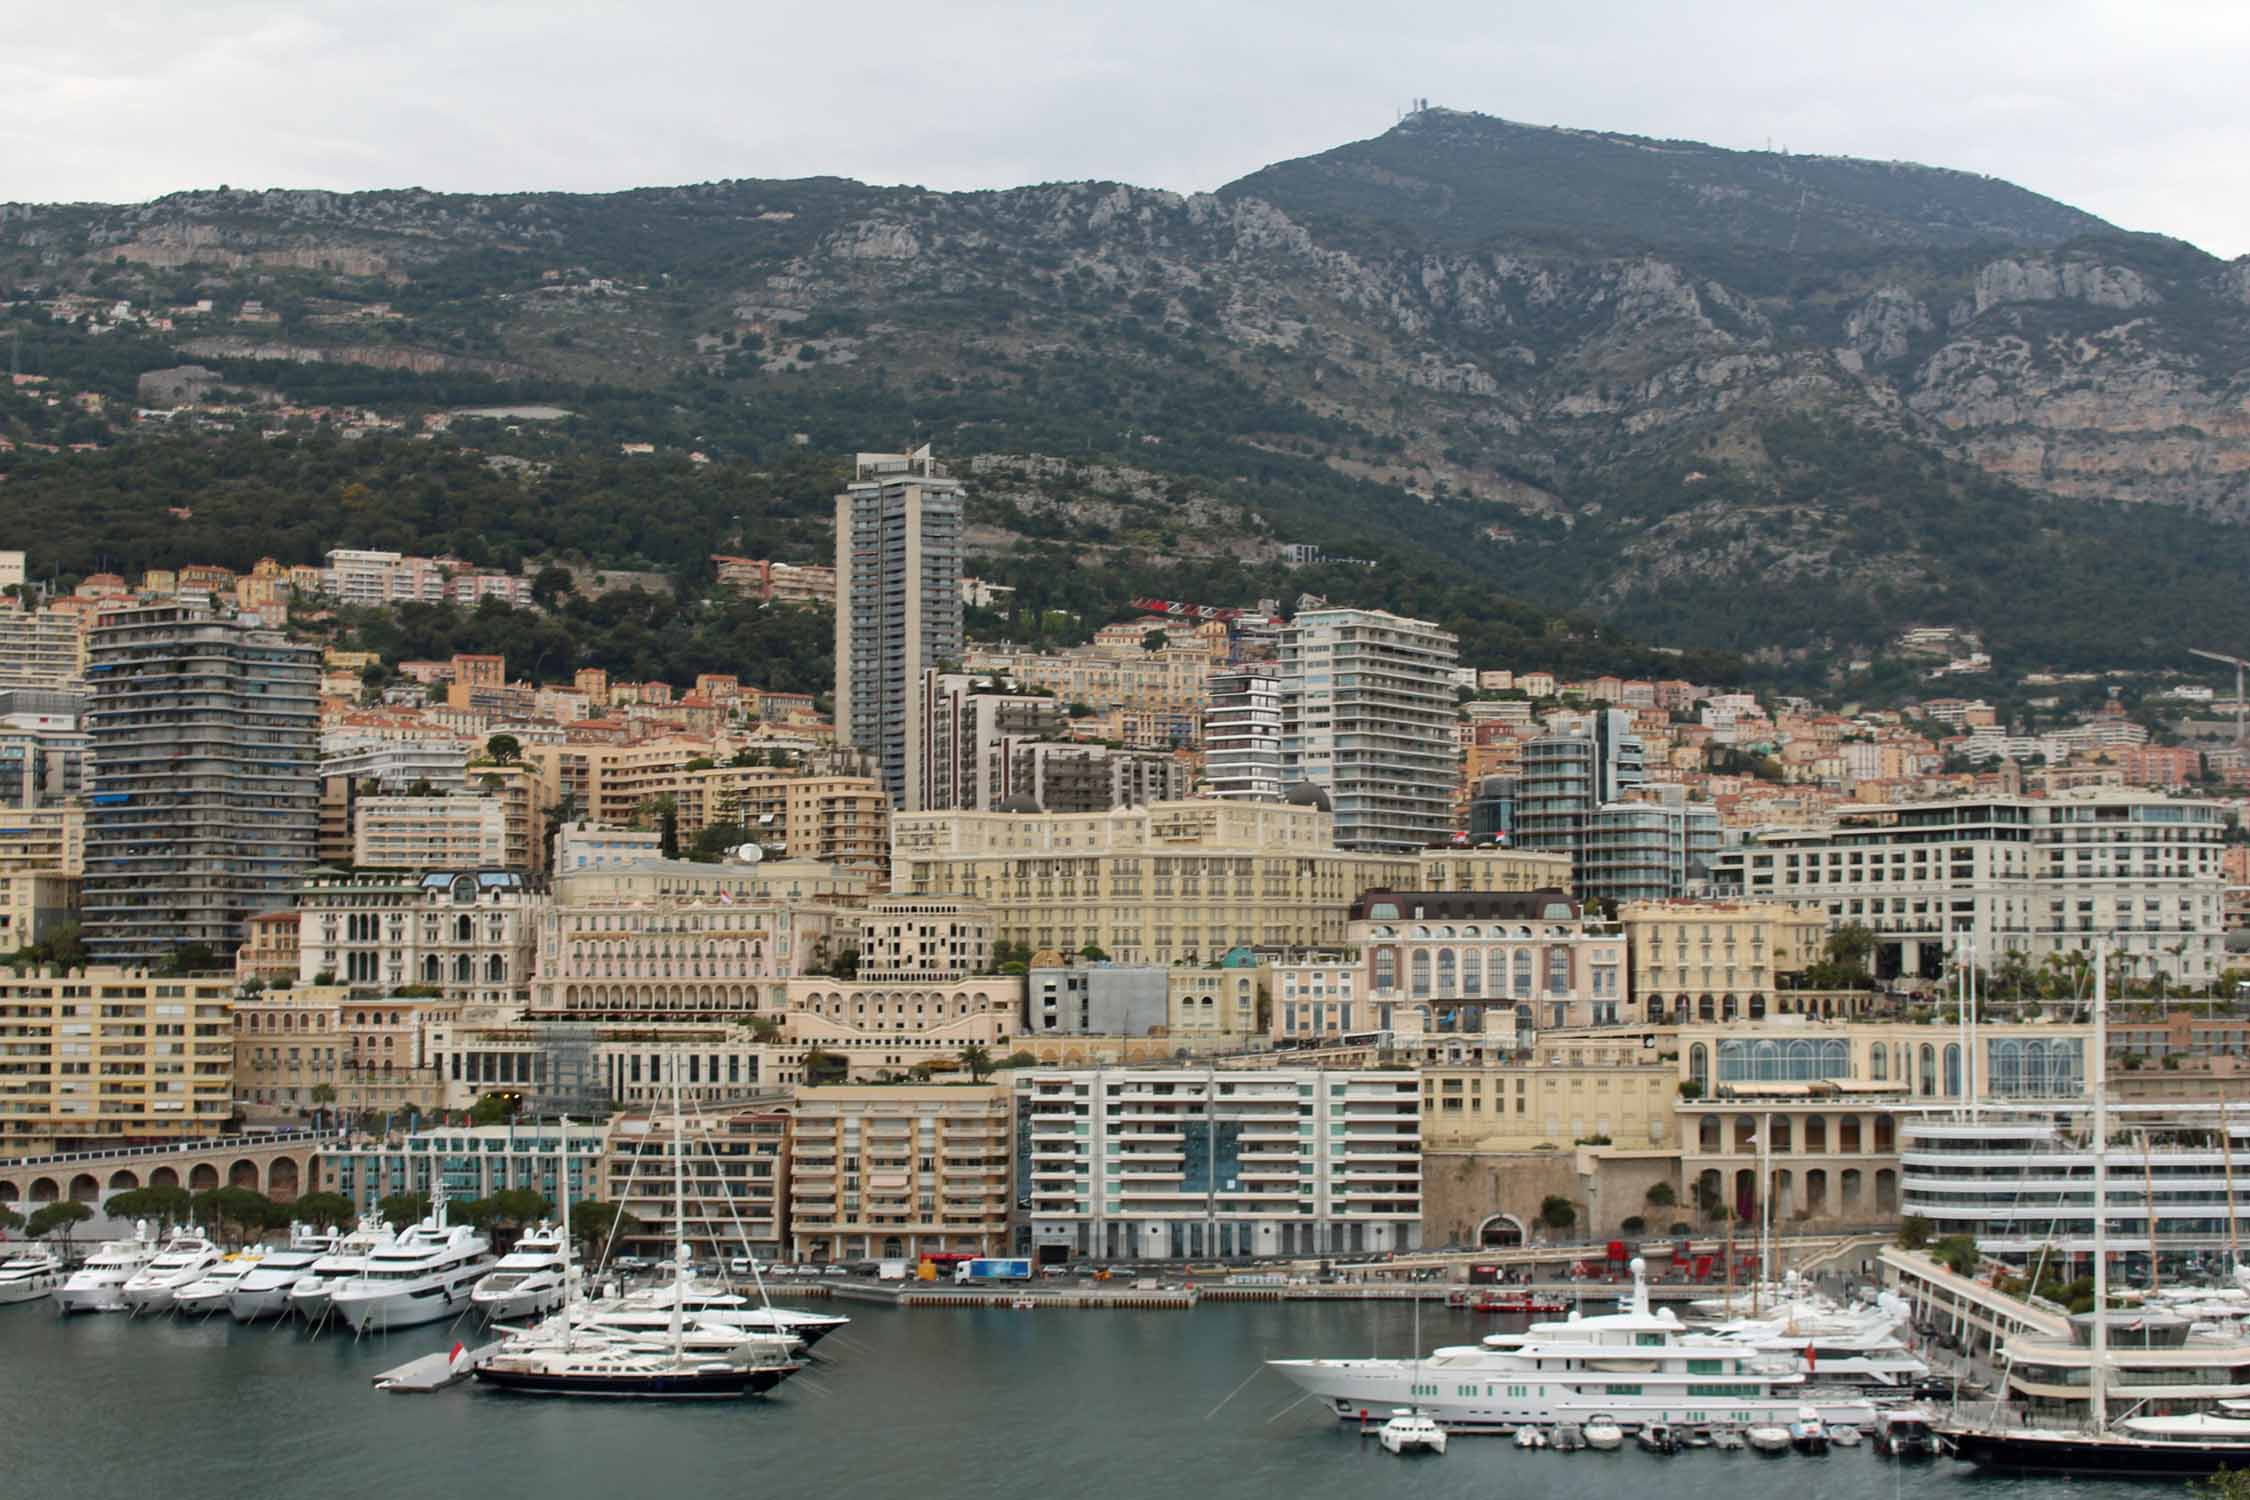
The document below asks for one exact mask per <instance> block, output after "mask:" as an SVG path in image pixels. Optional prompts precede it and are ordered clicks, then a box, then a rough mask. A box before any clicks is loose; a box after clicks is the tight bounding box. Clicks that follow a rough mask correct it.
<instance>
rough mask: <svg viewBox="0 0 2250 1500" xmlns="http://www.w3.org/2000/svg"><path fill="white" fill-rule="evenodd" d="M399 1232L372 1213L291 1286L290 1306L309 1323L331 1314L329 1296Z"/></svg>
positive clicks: (394, 1241) (356, 1273) (355, 1274)
mask: <svg viewBox="0 0 2250 1500" xmlns="http://www.w3.org/2000/svg"><path fill="white" fill-rule="evenodd" d="M397 1240H398V1235H397V1233H396V1232H395V1231H394V1230H392V1228H391V1227H390V1226H389V1225H388V1224H385V1223H384V1222H383V1221H382V1220H381V1219H378V1218H376V1217H374V1216H373V1215H372V1214H370V1215H369V1216H368V1217H366V1218H364V1219H361V1220H360V1221H359V1227H358V1228H357V1229H355V1230H353V1231H352V1232H351V1233H350V1234H347V1235H345V1236H344V1237H343V1238H342V1239H340V1240H338V1241H337V1242H336V1243H335V1244H334V1245H332V1246H330V1247H329V1249H328V1251H327V1253H325V1254H324V1255H322V1256H320V1258H319V1259H317V1260H315V1261H314V1262H313V1263H312V1269H311V1270H310V1271H308V1272H307V1273H306V1274H305V1275H304V1276H303V1277H302V1278H301V1279H299V1280H298V1281H296V1282H294V1283H292V1284H291V1286H290V1288H289V1307H290V1310H291V1311H292V1312H294V1313H296V1314H297V1315H298V1316H299V1317H302V1318H303V1319H304V1320H305V1321H306V1322H308V1323H317V1322H319V1321H320V1320H321V1319H323V1318H325V1317H327V1316H328V1299H329V1298H330V1297H332V1296H334V1295H335V1292H336V1288H338V1287H339V1286H342V1285H343V1284H344V1283H345V1282H347V1281H350V1280H351V1279H352V1278H353V1277H355V1276H357V1275H358V1274H359V1273H360V1272H362V1271H364V1270H366V1269H367V1257H369V1256H370V1255H373V1254H374V1253H375V1252H376V1251H378V1250H380V1249H382V1248H383V1247H385V1246H386V1245H391V1244H395V1243H396V1242H397Z"/></svg>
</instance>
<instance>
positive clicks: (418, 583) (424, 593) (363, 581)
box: [321, 547, 446, 605]
mask: <svg viewBox="0 0 2250 1500" xmlns="http://www.w3.org/2000/svg"><path fill="white" fill-rule="evenodd" d="M445 580H446V573H445V569H444V568H442V567H440V566H439V565H438V562H437V559H435V558H431V557H407V556H405V555H404V554H402V553H397V552H381V551H376V550H373V549H368V548H354V547H338V548H335V549H334V550H332V551H330V552H329V554H328V566H327V567H326V568H325V569H324V570H322V573H321V588H322V590H323V591H324V592H326V593H327V594H328V596H329V597H330V598H332V599H334V600H335V601H336V602H337V603H339V604H368V605H383V604H406V603H419V604H443V603H444V602H445Z"/></svg>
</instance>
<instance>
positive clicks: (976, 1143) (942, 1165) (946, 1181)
mask: <svg viewBox="0 0 2250 1500" xmlns="http://www.w3.org/2000/svg"><path fill="white" fill-rule="evenodd" d="M1013 1120H1014V1104H1013V1100H1012V1098H1011V1092H1010V1089H1009V1087H1008V1085H1006V1084H1004V1083H994V1084H950V1085H939V1086H930V1087H915V1086H892V1087H868V1086H859V1085H831V1086H825V1087H819V1088H800V1089H799V1090H798V1091H797V1112H796V1121H795V1127H794V1131H793V1133H792V1135H791V1137H790V1142H789V1210H790V1234H789V1238H790V1246H791V1250H792V1252H793V1255H794V1257H795V1258H796V1259H799V1260H827V1261H846V1260H858V1259H862V1258H868V1257H905V1258H912V1257H914V1256H917V1255H921V1254H926V1253H929V1252H932V1251H950V1252H966V1253H968V1254H972V1255H1000V1254H1005V1253H1006V1252H1007V1249H1008V1217H1009V1210H1010V1205H1011V1204H1012V1203H1013V1202H1014V1192H1013V1177H1014V1159H1013V1150H1012V1143H1013V1137H1014V1131H1013Z"/></svg>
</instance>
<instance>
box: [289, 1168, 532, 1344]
mask: <svg viewBox="0 0 2250 1500" xmlns="http://www.w3.org/2000/svg"><path fill="white" fill-rule="evenodd" d="M491 1269H492V1241H490V1240H488V1239H486V1238H485V1237H484V1236H483V1235H481V1234H479V1233H478V1232H477V1231H476V1230H474V1229H472V1228H470V1227H469V1226H468V1225H466V1224H448V1223H446V1222H445V1203H444V1200H443V1199H442V1198H441V1199H440V1200H439V1201H438V1202H437V1204H436V1205H435V1206H434V1207H432V1208H431V1210H430V1216H429V1217H428V1218H427V1219H424V1220H423V1221H422V1222H421V1223H419V1224H417V1225H415V1226H414V1227H413V1228H412V1229H409V1230H407V1231H406V1233H404V1234H402V1235H400V1236H399V1237H398V1241H397V1243H395V1244H391V1245H386V1246H384V1247H383V1248H381V1249H379V1250H377V1251H375V1252H374V1253H372V1254H371V1255H369V1256H368V1257H367V1265H366V1268H365V1269H364V1270H362V1271H361V1272H360V1273H359V1275H357V1276H355V1277H353V1278H352V1279H351V1280H349V1281H347V1282H345V1283H343V1284H342V1285H341V1286H339V1287H337V1288H336V1290H335V1292H334V1293H333V1294H331V1296H330V1298H329V1305H330V1307H332V1308H333V1309H334V1311H335V1313H336V1316H337V1317H339V1318H342V1319H343V1320H344V1321H345V1322H346V1323H348V1324H350V1325H351V1327H352V1330H353V1331H354V1332H355V1333H366V1332H368V1331H369V1330H373V1331H375V1332H379V1333H380V1332H385V1331H387V1330H389V1329H393V1328H412V1327H415V1326H416V1325H418V1324H422V1323H437V1322H441V1321H443V1320H445V1319H447V1318H451V1317H454V1316H456V1315H458V1314H459V1313H460V1312H461V1311H462V1310H463V1309H465V1308H466V1307H467V1306H468V1305H469V1296H470V1293H471V1292H473V1291H474V1290H475V1288H476V1284H477V1283H478V1282H479V1281H481V1280H483V1279H484V1274H485V1273H486V1272H487V1271H489V1270H491Z"/></svg>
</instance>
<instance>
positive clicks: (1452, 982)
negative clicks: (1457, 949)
mask: <svg viewBox="0 0 2250 1500" xmlns="http://www.w3.org/2000/svg"><path fill="white" fill-rule="evenodd" d="M1460 982H1461V980H1460V975H1459V974H1458V973H1456V972H1455V970H1454V967H1453V950H1452V949H1451V948H1440V949H1438V951H1437V992H1438V993H1439V994H1441V995H1447V996H1451V995H1457V994H1459V993H1460V989H1459V985H1460Z"/></svg>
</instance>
